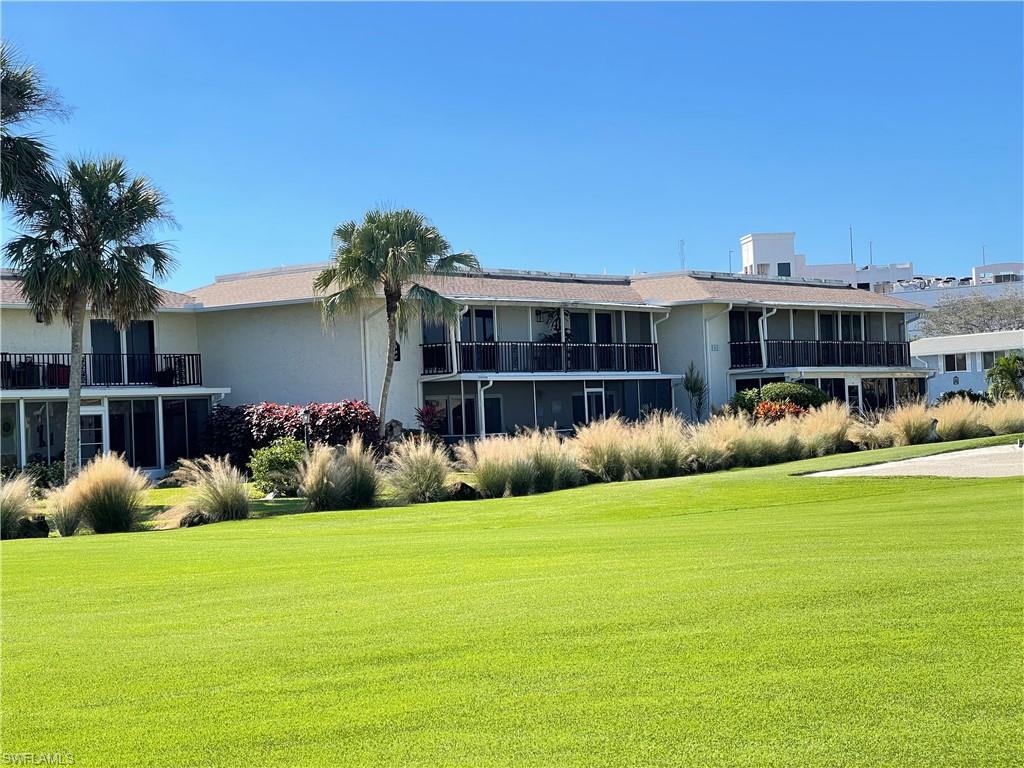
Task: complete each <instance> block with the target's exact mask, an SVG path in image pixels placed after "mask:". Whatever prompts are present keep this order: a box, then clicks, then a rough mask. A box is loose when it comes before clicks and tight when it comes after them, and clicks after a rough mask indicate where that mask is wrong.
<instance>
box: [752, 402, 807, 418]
mask: <svg viewBox="0 0 1024 768" xmlns="http://www.w3.org/2000/svg"><path fill="white" fill-rule="evenodd" d="M804 413H807V409H806V408H801V407H800V406H799V405H796V404H795V403H791V402H789V401H784V402H781V403H773V402H771V401H770V400H762V401H761V402H760V403H758V404H757V405H756V406H755V407H754V418H755V419H757V420H758V421H778V420H779V419H784V418H786V417H787V416H800V415H801V414H804Z"/></svg>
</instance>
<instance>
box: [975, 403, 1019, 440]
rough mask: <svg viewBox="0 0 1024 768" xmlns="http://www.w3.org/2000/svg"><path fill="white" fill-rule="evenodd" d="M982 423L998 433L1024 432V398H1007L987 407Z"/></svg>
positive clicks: (994, 432) (983, 413) (982, 416)
mask: <svg viewBox="0 0 1024 768" xmlns="http://www.w3.org/2000/svg"><path fill="white" fill-rule="evenodd" d="M981 423H982V424H984V425H985V426H986V427H988V428H989V429H990V430H992V432H993V434H996V435H1013V434H1016V433H1018V432H1024V400H1018V399H1017V398H1007V399H1006V400H1000V401H999V402H998V403H995V404H994V405H990V406H989V407H987V408H985V410H984V411H983V412H982V415H981Z"/></svg>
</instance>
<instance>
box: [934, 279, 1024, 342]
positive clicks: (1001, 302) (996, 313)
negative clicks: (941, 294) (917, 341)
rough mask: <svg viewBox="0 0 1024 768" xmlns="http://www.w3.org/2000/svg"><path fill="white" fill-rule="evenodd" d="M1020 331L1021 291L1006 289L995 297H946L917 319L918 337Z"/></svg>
mask: <svg viewBox="0 0 1024 768" xmlns="http://www.w3.org/2000/svg"><path fill="white" fill-rule="evenodd" d="M1022 328H1024V291H1020V290H1013V289H1012V288H1010V287H1009V286H1008V287H1007V289H1006V290H1005V291H1003V292H1002V293H1001V294H999V295H997V296H988V295H985V294H981V293H972V294H968V295H966V296H949V297H947V298H943V299H942V300H940V301H939V303H938V304H937V305H936V307H935V308H934V309H932V310H930V311H929V312H927V313H926V314H925V316H924V317H923V318H922V319H921V323H920V327H919V332H920V334H921V335H922V336H955V335H958V334H966V333H987V332H990V331H1016V330H1020V329H1022Z"/></svg>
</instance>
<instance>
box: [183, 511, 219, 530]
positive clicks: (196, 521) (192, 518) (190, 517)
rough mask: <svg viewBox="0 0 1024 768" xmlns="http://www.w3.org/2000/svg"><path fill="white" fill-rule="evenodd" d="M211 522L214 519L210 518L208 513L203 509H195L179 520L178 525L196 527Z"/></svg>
mask: <svg viewBox="0 0 1024 768" xmlns="http://www.w3.org/2000/svg"><path fill="white" fill-rule="evenodd" d="M211 522H213V521H212V520H210V516H209V515H208V514H206V513H205V512H203V511H202V510H201V509H193V510H192V511H191V512H188V513H186V514H185V516H184V517H183V518H181V520H179V521H178V527H179V528H195V527H196V526H197V525H206V524H207V523H211Z"/></svg>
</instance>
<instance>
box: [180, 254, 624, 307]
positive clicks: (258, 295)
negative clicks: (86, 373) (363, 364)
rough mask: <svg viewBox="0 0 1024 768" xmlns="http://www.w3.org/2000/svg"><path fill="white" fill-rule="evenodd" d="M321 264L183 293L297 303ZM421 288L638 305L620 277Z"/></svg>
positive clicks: (492, 276) (225, 300) (547, 277)
mask: <svg viewBox="0 0 1024 768" xmlns="http://www.w3.org/2000/svg"><path fill="white" fill-rule="evenodd" d="M324 266H325V265H323V264H307V265H303V266H301V267H283V268H280V269H274V270H266V271H263V272H254V273H253V272H250V273H241V274H238V275H225V276H224V277H219V278H217V280H216V282H214V283H211V284H210V285H207V286H203V287H202V288H196V289H194V290H192V291H189V293H190V294H191V295H193V296H195V297H196V298H197V299H199V300H200V301H201V302H203V305H204V306H206V307H218V306H236V305H244V304H263V303H267V302H276V301H302V300H309V299H313V298H314V297H315V294H314V292H313V280H314V278H315V277H316V275H317V273H318V272H319V271H320V270H321V269H323V267H324ZM422 283H423V284H424V285H426V286H427V287H429V288H433V289H434V290H436V291H438V292H440V293H443V294H444V295H445V296H448V297H450V298H453V299H485V300H486V299H493V300H499V301H500V300H513V301H527V300H531V299H536V300H537V301H566V302H568V301H575V302H590V303H597V304H643V303H644V301H643V299H642V298H640V295H639V294H638V293H637V292H636V291H635V290H633V288H631V287H630V285H629V280H628V278H625V277H621V276H620V277H605V276H603V275H597V276H578V275H558V274H529V273H523V272H515V273H505V272H501V271H487V272H481V273H475V274H465V275H457V276H452V277H444V278H439V277H429V276H428V277H425V278H424V279H423V280H422Z"/></svg>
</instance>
